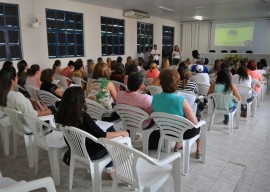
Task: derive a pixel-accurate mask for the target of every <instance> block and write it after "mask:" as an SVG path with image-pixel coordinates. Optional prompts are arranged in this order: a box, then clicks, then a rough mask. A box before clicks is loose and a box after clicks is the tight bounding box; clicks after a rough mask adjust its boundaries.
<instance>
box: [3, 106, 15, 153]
mask: <svg viewBox="0 0 270 192" xmlns="http://www.w3.org/2000/svg"><path fill="white" fill-rule="evenodd" d="M0 113H1V117H0V132H1V136H2V143H3V149H4V154H5V155H6V156H8V155H9V152H10V151H9V149H10V144H9V141H10V132H11V131H12V125H11V123H10V121H9V118H8V117H7V116H6V115H5V113H4V109H3V108H2V107H0Z"/></svg>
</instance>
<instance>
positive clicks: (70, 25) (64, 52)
mask: <svg viewBox="0 0 270 192" xmlns="http://www.w3.org/2000/svg"><path fill="white" fill-rule="evenodd" d="M46 21H47V38H48V52H49V58H60V57H82V56H84V38H83V37H84V36H83V14H81V13H73V12H67V11H59V10H52V9H46Z"/></svg>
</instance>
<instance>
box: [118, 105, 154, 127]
mask: <svg viewBox="0 0 270 192" xmlns="http://www.w3.org/2000/svg"><path fill="white" fill-rule="evenodd" d="M114 109H115V111H116V113H117V114H118V115H119V116H120V118H121V120H122V121H123V127H124V129H126V130H134V131H135V130H138V131H141V130H142V123H143V122H144V121H145V120H147V119H150V115H149V114H148V113H146V112H145V111H144V110H142V109H140V108H138V107H133V106H130V105H126V104H117V105H115V106H114Z"/></svg>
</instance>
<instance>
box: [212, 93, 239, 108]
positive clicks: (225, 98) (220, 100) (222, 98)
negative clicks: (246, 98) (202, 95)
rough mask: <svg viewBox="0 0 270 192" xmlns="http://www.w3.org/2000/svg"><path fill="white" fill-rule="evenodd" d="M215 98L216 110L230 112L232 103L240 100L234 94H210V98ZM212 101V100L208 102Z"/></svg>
mask: <svg viewBox="0 0 270 192" xmlns="http://www.w3.org/2000/svg"><path fill="white" fill-rule="evenodd" d="M210 99H213V104H214V110H226V111H227V112H229V109H230V103H231V102H232V101H234V102H235V103H238V102H239V100H238V99H237V97H235V96H234V95H230V94H223V93H211V94H209V95H208V100H210ZM208 103H212V102H210V101H209V102H208Z"/></svg>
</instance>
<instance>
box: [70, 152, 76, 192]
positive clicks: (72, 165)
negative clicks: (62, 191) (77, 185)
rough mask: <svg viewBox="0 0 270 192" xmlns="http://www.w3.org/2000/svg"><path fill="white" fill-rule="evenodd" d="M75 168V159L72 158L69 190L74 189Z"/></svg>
mask: <svg viewBox="0 0 270 192" xmlns="http://www.w3.org/2000/svg"><path fill="white" fill-rule="evenodd" d="M74 167H75V159H74V158H72V157H71V158H70V164H69V190H71V189H72V185H73V176H74Z"/></svg>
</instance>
